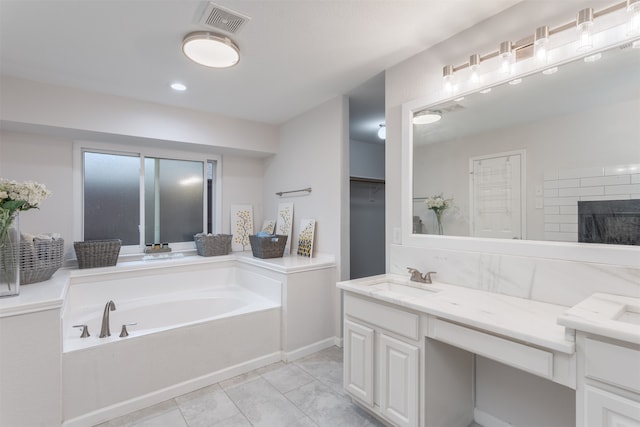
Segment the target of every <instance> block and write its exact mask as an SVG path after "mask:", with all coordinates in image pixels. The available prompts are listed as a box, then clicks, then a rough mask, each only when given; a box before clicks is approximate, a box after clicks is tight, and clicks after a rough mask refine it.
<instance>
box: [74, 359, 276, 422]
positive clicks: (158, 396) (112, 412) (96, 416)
mask: <svg viewBox="0 0 640 427" xmlns="http://www.w3.org/2000/svg"><path fill="white" fill-rule="evenodd" d="M283 356H284V355H283V353H282V352H280V351H278V352H275V353H271V354H267V355H265V356H261V357H258V358H256V359H252V360H249V361H247V362H243V363H239V364H237V365H234V366H231V367H228V368H225V369H221V370H219V371H216V372H212V373H210V374H207V375H203V376H201V377H197V378H193V379H191V380H188V381H184V382H182V383H179V384H175V385H172V386H170V387H166V388H164V389H161V390H157V391H154V392H152V393H148V394H145V395H143V396H138V397H136V398H134V399H129V400H127V401H124V402H120V403H117V404H115V405H111V406H107V407H105V408H102V409H99V410H97V411H93V412H90V413H88V414H84V415H81V416H79V417H76V418H72V419H70V420H65V421H64V422H63V423H62V425H63V426H64V427H87V426H94V425H96V424H100V423H102V422H105V421H108V420H111V419H113V418H117V417H120V416H122V415H125V414H128V413H130V412H133V411H137V410H140V409H143V408H146V407H148V406H151V405H155V404H157V403H160V402H164V401H165V400H168V399H173V398H174V397H178V396H181V395H183V394H186V393H190V392H192V391H195V390H198V389H200V388H203V387H206V386H209V385H212V384H216V383H219V382H220V381H224V380H227V379H229V378H233V377H235V376H238V375H241V374H244V373H246V372H249V371H252V370H254V369H258V368H261V367H263V366H267V365H270V364H272V363H276V362H279V361H281V360H282V359H283Z"/></svg>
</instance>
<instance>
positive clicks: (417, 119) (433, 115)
mask: <svg viewBox="0 0 640 427" xmlns="http://www.w3.org/2000/svg"><path fill="white" fill-rule="evenodd" d="M441 118H442V114H441V113H440V111H429V110H424V111H420V112H418V113H416V114H415V116H413V124H414V125H429V124H431V123H435V122H437V121H439V120H440V119H441Z"/></svg>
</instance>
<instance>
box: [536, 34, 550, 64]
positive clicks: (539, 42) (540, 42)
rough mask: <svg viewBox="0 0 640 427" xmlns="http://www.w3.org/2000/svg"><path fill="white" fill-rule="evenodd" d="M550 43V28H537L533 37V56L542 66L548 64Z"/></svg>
mask: <svg viewBox="0 0 640 427" xmlns="http://www.w3.org/2000/svg"><path fill="white" fill-rule="evenodd" d="M548 43H549V27H548V26H546V25H543V26H542V27H538V28H536V32H535V34H534V35H533V54H534V55H535V57H536V60H537V61H538V62H539V63H540V64H546V63H547V44H548Z"/></svg>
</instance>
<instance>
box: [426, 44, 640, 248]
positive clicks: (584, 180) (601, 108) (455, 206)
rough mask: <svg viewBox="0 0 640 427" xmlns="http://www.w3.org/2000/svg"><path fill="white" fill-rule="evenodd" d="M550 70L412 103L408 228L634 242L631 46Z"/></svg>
mask: <svg viewBox="0 0 640 427" xmlns="http://www.w3.org/2000/svg"><path fill="white" fill-rule="evenodd" d="M555 71H556V72H553V73H547V74H542V73H537V74H535V75H531V76H528V77H525V78H523V79H522V80H521V81H520V82H518V81H513V82H510V84H504V85H501V86H498V87H494V88H492V90H491V91H490V92H488V93H474V94H471V95H468V96H465V97H464V99H456V100H452V101H448V102H445V103H442V104H439V105H432V106H425V108H424V109H421V110H420V111H417V112H416V113H415V115H414V124H413V219H414V221H413V233H414V234H445V235H450V236H473V237H491V238H504V239H529V240H547V241H568V242H578V241H580V242H596V243H612V244H636V245H637V244H640V120H639V119H640V49H633V48H632V47H631V46H630V45H627V46H622V47H618V48H615V49H612V50H610V51H607V52H603V53H602V55H601V58H600V59H599V60H597V61H592V62H586V61H584V60H579V61H575V62H572V63H569V64H565V65H563V66H561V67H559V68H558V69H557V70H555ZM511 83H514V84H511ZM516 83H519V84H516ZM427 112H429V113H437V114H439V115H440V116H441V119H440V120H437V121H435V122H434V121H432V120H430V119H429V118H426V119H425V116H426V114H425V113H427ZM429 121H431V123H424V122H429Z"/></svg>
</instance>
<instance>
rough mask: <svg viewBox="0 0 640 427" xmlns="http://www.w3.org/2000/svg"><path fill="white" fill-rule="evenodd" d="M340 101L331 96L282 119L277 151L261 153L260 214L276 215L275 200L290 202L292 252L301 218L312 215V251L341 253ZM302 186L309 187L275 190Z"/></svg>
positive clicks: (344, 179) (344, 181) (342, 171)
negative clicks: (267, 154) (305, 190)
mask: <svg viewBox="0 0 640 427" xmlns="http://www.w3.org/2000/svg"><path fill="white" fill-rule="evenodd" d="M344 102H345V101H344V99H343V98H342V97H337V98H334V99H332V100H330V101H328V102H325V103H324V104H322V105H320V106H319V107H316V108H314V109H312V110H310V111H308V112H306V113H303V114H301V115H299V116H298V117H295V118H293V119H291V120H289V121H288V122H286V123H284V124H283V125H282V126H281V127H280V131H279V146H278V152H279V154H278V155H277V156H273V157H270V158H268V159H265V174H264V180H265V185H264V194H263V198H264V216H265V219H267V218H274V219H275V218H276V214H277V212H278V204H279V203H281V202H282V203H285V202H293V204H294V224H293V234H294V235H293V241H292V245H291V248H292V252H293V251H294V250H295V248H296V247H297V242H298V239H297V233H298V232H299V227H300V220H302V219H307V218H309V219H315V220H316V231H315V243H314V252H316V251H317V252H323V253H329V254H335V255H336V259H340V253H341V240H342V239H341V236H340V227H341V226H342V220H343V219H342V217H341V206H340V203H339V200H340V198H341V197H342V195H343V194H344V193H345V186H346V184H348V175H347V174H348V170H347V168H346V167H345V164H344V163H345V162H346V161H347V157H346V156H345V155H344V150H345V146H346V143H345V139H344V126H345V109H344V105H343V104H344ZM347 113H348V109H347ZM306 187H311V188H312V192H311V193H295V194H292V195H284V196H282V197H279V196H277V195H276V194H275V193H276V192H279V191H290V190H298V189H301V188H306ZM346 188H348V187H346ZM346 193H347V194H348V190H346Z"/></svg>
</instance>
